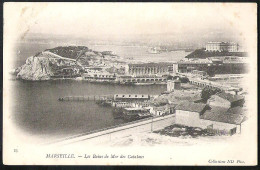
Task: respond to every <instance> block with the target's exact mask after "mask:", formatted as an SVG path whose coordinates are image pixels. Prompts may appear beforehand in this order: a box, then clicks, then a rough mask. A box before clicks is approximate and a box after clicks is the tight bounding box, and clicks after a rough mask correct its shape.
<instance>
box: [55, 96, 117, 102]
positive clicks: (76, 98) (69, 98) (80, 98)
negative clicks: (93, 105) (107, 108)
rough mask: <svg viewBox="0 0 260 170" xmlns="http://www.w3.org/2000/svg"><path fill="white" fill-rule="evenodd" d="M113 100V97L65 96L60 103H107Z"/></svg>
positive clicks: (60, 99)
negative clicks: (106, 101)
mask: <svg viewBox="0 0 260 170" xmlns="http://www.w3.org/2000/svg"><path fill="white" fill-rule="evenodd" d="M111 99H113V95H87V96H64V97H60V98H59V99H58V100H59V101H105V100H111Z"/></svg>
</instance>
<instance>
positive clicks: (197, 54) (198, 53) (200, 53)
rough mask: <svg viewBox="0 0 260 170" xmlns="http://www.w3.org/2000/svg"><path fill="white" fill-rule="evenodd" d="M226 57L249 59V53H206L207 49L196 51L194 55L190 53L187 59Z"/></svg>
mask: <svg viewBox="0 0 260 170" xmlns="http://www.w3.org/2000/svg"><path fill="white" fill-rule="evenodd" d="M217 56H219V57H222V56H223V57H224V56H238V57H247V53H246V52H226V51H223V52H218V51H216V52H209V51H205V48H202V49H197V50H195V51H193V52H192V53H190V54H189V55H187V56H186V57H185V58H208V57H217Z"/></svg>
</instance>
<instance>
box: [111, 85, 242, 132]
mask: <svg viewBox="0 0 260 170" xmlns="http://www.w3.org/2000/svg"><path fill="white" fill-rule="evenodd" d="M167 91H168V92H169V93H168V94H162V95H158V96H151V95H148V94H115V95H114V97H113V100H112V101H111V105H112V106H113V107H115V108H122V113H120V114H121V115H122V117H123V118H124V119H127V120H136V119H140V118H145V117H151V116H163V115H168V114H175V118H176V122H175V123H176V124H179V125H184V126H189V127H199V128H202V129H207V130H208V131H210V132H212V133H214V134H218V135H233V134H235V133H239V132H241V126H242V124H243V122H244V121H245V120H246V115H245V107H244V103H245V99H244V97H243V96H240V95H233V94H230V93H226V92H224V91H220V92H218V93H216V94H214V95H212V96H210V98H209V99H208V100H207V101H203V100H202V98H201V91H193V90H187V89H184V88H182V84H181V82H180V81H179V80H171V81H168V83H167ZM161 99H165V101H164V102H161V103H160V102H159V104H157V101H158V100H161ZM116 114H119V113H116Z"/></svg>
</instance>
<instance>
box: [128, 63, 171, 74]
mask: <svg viewBox="0 0 260 170" xmlns="http://www.w3.org/2000/svg"><path fill="white" fill-rule="evenodd" d="M172 67H173V66H172V63H141V64H128V65H127V66H126V73H127V74H129V75H155V74H167V73H170V72H172Z"/></svg>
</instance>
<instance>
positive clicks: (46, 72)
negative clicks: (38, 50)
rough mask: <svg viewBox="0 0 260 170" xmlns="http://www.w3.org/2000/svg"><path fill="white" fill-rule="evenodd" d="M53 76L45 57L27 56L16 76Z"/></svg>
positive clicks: (33, 77) (36, 78)
mask: <svg viewBox="0 0 260 170" xmlns="http://www.w3.org/2000/svg"><path fill="white" fill-rule="evenodd" d="M50 76H53V72H52V70H51V67H50V61H49V59H48V58H46V57H35V56H32V57H29V58H28V59H27V60H26V64H24V65H23V66H22V67H21V70H20V71H19V73H18V74H17V78H20V79H23V80H34V81H37V80H49V79H50V78H51V77H50Z"/></svg>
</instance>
